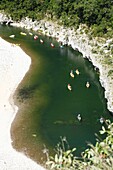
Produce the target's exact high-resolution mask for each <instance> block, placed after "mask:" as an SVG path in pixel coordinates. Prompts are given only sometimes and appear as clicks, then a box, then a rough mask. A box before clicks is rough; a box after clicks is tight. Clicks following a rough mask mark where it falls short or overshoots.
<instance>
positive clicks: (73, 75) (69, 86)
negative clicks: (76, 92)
mask: <svg viewBox="0 0 113 170" xmlns="http://www.w3.org/2000/svg"><path fill="white" fill-rule="evenodd" d="M73 72H74V71H73V70H71V72H70V76H71V77H72V78H74V77H75V74H74V73H73ZM75 73H76V75H79V74H80V72H79V70H78V69H76V70H75ZM86 87H87V88H89V87H90V83H89V82H88V81H87V82H86ZM67 88H68V90H70V91H71V90H72V86H71V85H70V84H68V85H67Z"/></svg>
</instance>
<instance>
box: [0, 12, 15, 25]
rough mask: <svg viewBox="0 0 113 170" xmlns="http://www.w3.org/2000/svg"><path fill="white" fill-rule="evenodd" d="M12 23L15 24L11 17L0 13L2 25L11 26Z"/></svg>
mask: <svg viewBox="0 0 113 170" xmlns="http://www.w3.org/2000/svg"><path fill="white" fill-rule="evenodd" d="M11 22H13V20H12V19H11V17H10V16H7V15H6V14H4V13H0V23H1V24H3V23H6V24H9V23H11Z"/></svg>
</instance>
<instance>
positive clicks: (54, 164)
mask: <svg viewBox="0 0 113 170" xmlns="http://www.w3.org/2000/svg"><path fill="white" fill-rule="evenodd" d="M100 134H101V135H104V136H105V138H104V139H103V140H102V139H100V137H99V138H97V142H96V144H95V146H94V145H92V144H89V149H86V150H85V151H84V152H83V153H82V154H81V155H82V156H81V158H77V157H76V156H74V154H73V152H75V150H76V149H75V148H73V149H69V147H67V149H66V146H68V143H67V140H66V138H65V137H64V138H61V142H60V143H59V144H58V145H57V147H56V154H55V156H54V157H53V156H52V157H51V156H50V155H49V154H47V153H46V155H47V162H46V168H47V169H48V170H52V169H53V170H113V123H111V122H110V121H109V120H105V126H102V130H100ZM66 144H67V145H66Z"/></svg>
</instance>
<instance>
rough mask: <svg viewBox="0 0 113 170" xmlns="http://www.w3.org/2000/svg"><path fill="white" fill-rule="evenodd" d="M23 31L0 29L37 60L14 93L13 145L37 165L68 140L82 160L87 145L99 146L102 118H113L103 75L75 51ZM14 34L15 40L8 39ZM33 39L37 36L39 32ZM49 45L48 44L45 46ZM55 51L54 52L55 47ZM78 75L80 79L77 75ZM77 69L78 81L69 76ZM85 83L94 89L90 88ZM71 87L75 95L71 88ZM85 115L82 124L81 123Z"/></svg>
mask: <svg viewBox="0 0 113 170" xmlns="http://www.w3.org/2000/svg"><path fill="white" fill-rule="evenodd" d="M20 31H24V32H25V30H22V29H20V28H14V27H8V26H7V27H6V26H1V27H0V35H1V36H2V37H3V38H4V39H6V40H7V41H10V42H12V43H20V46H21V47H22V48H23V49H24V50H25V51H26V53H27V54H28V55H30V56H31V58H32V65H31V67H30V70H29V72H28V73H27V74H26V76H25V78H24V80H23V81H22V83H21V84H20V85H19V87H18V89H17V91H16V92H15V96H14V99H15V102H16V104H17V105H18V106H19V108H20V109H19V111H18V114H17V115H16V117H15V120H14V122H13V123H12V128H11V136H12V139H13V142H12V145H13V147H14V148H16V149H17V150H18V151H21V152H24V153H25V154H26V155H28V156H30V157H31V158H32V159H34V160H35V161H40V162H42V157H43V152H42V150H43V148H44V144H45V145H46V147H47V148H49V149H50V151H51V150H52V149H53V148H54V147H55V145H56V144H57V143H58V142H59V140H60V136H66V138H67V140H68V143H69V145H70V147H76V148H77V151H76V155H78V156H79V155H80V153H81V151H83V150H84V149H85V148H86V147H87V142H89V141H90V142H91V143H93V144H94V143H95V133H98V131H99V130H100V128H101V126H102V125H101V124H100V121H99V119H100V117H101V116H102V117H104V118H105V119H111V120H112V119H113V118H112V117H111V115H110V113H109V111H108V110H107V105H106V103H107V102H106V99H105V98H104V89H103V88H102V87H101V85H100V82H99V72H97V71H95V69H94V67H93V66H92V64H91V63H90V62H89V61H88V60H87V59H83V57H82V54H80V53H79V52H78V51H74V50H73V49H71V48H70V47H64V48H63V49H61V48H59V44H58V42H56V40H55V39H52V38H48V37H45V36H42V35H39V38H38V39H37V40H36V41H35V40H34V39H33V36H30V35H29V34H28V32H27V31H26V32H27V36H22V35H20ZM11 34H15V35H16V36H15V38H14V39H13V40H12V39H10V38H9V35H11ZM34 34H36V33H35V32H34ZM40 39H43V40H44V44H41V43H40ZM51 42H53V43H54V44H55V48H51V47H50V43H51ZM77 69H78V70H79V73H80V74H79V75H77V74H76V70H77ZM71 70H73V74H74V76H75V77H74V78H72V77H71V76H70V71H71ZM86 82H89V83H90V87H89V88H86ZM68 84H70V85H71V87H72V91H69V90H68V88H67V85H68ZM78 114H80V115H81V117H82V121H80V122H79V121H78V119H77V115H78Z"/></svg>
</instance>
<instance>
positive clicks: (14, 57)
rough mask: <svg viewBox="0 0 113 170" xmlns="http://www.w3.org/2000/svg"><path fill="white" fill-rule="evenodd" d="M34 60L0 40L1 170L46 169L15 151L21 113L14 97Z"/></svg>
mask: <svg viewBox="0 0 113 170" xmlns="http://www.w3.org/2000/svg"><path fill="white" fill-rule="evenodd" d="M30 64H31V59H30V57H29V56H27V54H26V53H25V52H23V51H22V49H21V48H20V47H19V46H16V45H14V44H10V43H8V42H6V41H5V40H3V39H2V38H0V169H1V170H3V169H4V170H6V169H8V170H15V169H16V170H44V168H43V167H41V166H40V165H38V164H36V163H35V162H34V161H32V160H31V159H29V158H27V157H26V156H24V155H23V154H22V153H18V152H17V151H15V150H14V149H13V148H12V145H11V142H12V141H11V137H10V127H11V123H12V121H13V119H14V117H15V115H16V113H17V111H18V108H17V107H16V106H15V105H14V104H13V94H14V91H15V90H16V88H17V86H18V84H19V83H20V82H21V81H22V79H23V77H24V76H25V74H26V72H27V71H28V70H29V67H30Z"/></svg>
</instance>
